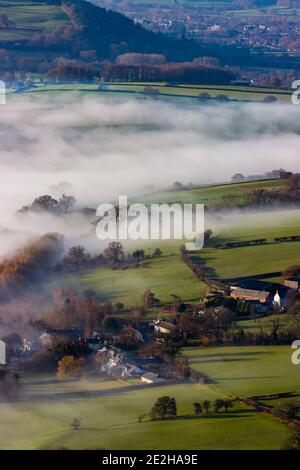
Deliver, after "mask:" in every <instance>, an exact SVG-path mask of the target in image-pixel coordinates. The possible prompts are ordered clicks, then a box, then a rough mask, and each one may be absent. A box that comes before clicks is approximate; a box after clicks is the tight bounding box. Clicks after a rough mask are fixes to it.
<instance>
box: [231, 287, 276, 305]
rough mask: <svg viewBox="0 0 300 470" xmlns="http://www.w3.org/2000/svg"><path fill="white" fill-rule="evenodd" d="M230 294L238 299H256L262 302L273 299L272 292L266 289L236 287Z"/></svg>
mask: <svg viewBox="0 0 300 470" xmlns="http://www.w3.org/2000/svg"><path fill="white" fill-rule="evenodd" d="M230 296H231V297H232V298H234V299H238V300H248V301H256V302H261V303H266V302H270V301H271V300H273V298H272V295H271V294H270V292H268V291H264V290H253V289H241V288H235V289H233V290H232V292H231V294H230Z"/></svg>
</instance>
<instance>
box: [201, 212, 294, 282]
mask: <svg viewBox="0 0 300 470" xmlns="http://www.w3.org/2000/svg"><path fill="white" fill-rule="evenodd" d="M292 235H300V219H299V210H296V209H295V210H289V211H273V212H272V211H271V212H260V213H252V214H251V213H241V214H233V215H231V216H230V215H228V216H224V218H223V219H222V221H221V222H217V223H216V226H215V238H213V239H212V241H211V242H210V244H208V245H207V246H206V247H204V249H203V250H201V252H199V255H196V256H198V257H199V262H200V263H204V265H205V266H206V268H207V274H209V275H210V276H211V277H220V278H228V279H232V278H240V277H246V276H255V275H259V276H260V278H261V279H264V278H265V279H266V280H268V281H279V282H282V277H281V272H282V271H284V270H285V269H286V268H287V267H288V266H291V265H293V264H299V263H300V255H299V249H300V242H286V243H280V244H278V243H275V242H274V238H275V237H280V236H292ZM259 238H266V239H267V241H268V243H267V244H265V245H259V246H251V247H243V248H229V249H220V248H219V249H217V248H215V245H216V244H218V243H225V242H227V241H243V240H244V241H245V240H254V239H259Z"/></svg>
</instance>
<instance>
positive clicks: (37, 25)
mask: <svg viewBox="0 0 300 470" xmlns="http://www.w3.org/2000/svg"><path fill="white" fill-rule="evenodd" d="M0 14H6V15H7V16H8V19H9V20H10V21H13V22H14V23H15V25H14V26H15V27H16V28H25V29H26V28H28V29H32V30H35V29H37V30H41V29H48V28H53V27H59V26H64V25H65V24H67V23H69V19H68V17H67V16H66V15H65V13H64V12H63V11H62V10H61V8H60V7H59V6H55V5H46V4H38V3H36V2H30V1H26V2H24V1H23V0H11V1H7V0H5V6H1V5H0Z"/></svg>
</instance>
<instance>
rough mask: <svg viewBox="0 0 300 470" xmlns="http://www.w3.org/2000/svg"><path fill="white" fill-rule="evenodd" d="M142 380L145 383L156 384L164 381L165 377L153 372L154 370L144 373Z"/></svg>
mask: <svg viewBox="0 0 300 470" xmlns="http://www.w3.org/2000/svg"><path fill="white" fill-rule="evenodd" d="M141 380H142V383H143V384H156V383H161V382H164V379H162V378H160V377H158V375H157V374H153V373H152V372H146V373H145V374H144V375H142V377H141Z"/></svg>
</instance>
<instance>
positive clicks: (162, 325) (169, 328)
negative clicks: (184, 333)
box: [154, 320, 176, 335]
mask: <svg viewBox="0 0 300 470" xmlns="http://www.w3.org/2000/svg"><path fill="white" fill-rule="evenodd" d="M154 330H155V331H156V333H161V334H163V335H170V334H171V333H174V331H175V330H176V325H173V323H168V322H164V321H160V320H156V321H155V322H154Z"/></svg>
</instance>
